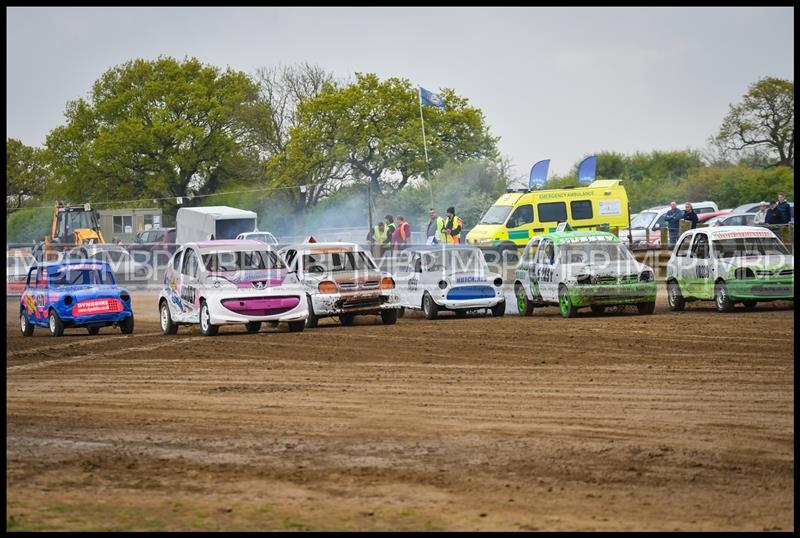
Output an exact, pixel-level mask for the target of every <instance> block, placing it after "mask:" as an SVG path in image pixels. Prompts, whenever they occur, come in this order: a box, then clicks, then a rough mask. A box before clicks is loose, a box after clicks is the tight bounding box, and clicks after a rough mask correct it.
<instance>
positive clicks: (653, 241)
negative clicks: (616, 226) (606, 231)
mask: <svg viewBox="0 0 800 538" xmlns="http://www.w3.org/2000/svg"><path fill="white" fill-rule="evenodd" d="M692 208H693V209H694V212H695V213H697V216H698V217H700V216H701V215H703V214H704V213H712V212H716V211H719V208H718V207H717V204H716V203H714V202H708V201H706V202H694V203H692ZM669 209H670V206H668V205H664V206H656V207H651V208H650V209H645V210H644V211H640V212H639V214H638V215H636V217H635V218H632V219H631V227H630V229H628V228H624V229H622V230H620V231H619V238H620V239H621V240H622V241H623V242H624V243H625V244H628V242H629V241H631V243H632V248H633V249H634V250H643V249H651V248H658V247H659V246H660V245H661V228H662V227H664V226H666V225H667V211H669ZM678 209H680V210H681V211H682V210H683V204H679V205H678ZM629 236H630V239H629Z"/></svg>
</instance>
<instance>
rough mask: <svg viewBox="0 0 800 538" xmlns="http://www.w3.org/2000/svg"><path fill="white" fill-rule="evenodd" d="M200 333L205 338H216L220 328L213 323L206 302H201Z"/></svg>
mask: <svg viewBox="0 0 800 538" xmlns="http://www.w3.org/2000/svg"><path fill="white" fill-rule="evenodd" d="M200 333H201V334H202V335H203V336H216V335H217V333H219V327H218V326H217V325H213V324H212V323H211V313H210V312H209V311H208V303H206V302H205V301H200Z"/></svg>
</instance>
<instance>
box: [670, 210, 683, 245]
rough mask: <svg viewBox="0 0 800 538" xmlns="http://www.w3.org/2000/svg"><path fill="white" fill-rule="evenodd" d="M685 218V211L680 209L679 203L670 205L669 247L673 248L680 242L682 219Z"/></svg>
mask: <svg viewBox="0 0 800 538" xmlns="http://www.w3.org/2000/svg"><path fill="white" fill-rule="evenodd" d="M682 218H683V211H681V210H680V209H678V203H677V202H676V201H675V200H673V201H671V202H670V203H669V211H667V215H666V220H667V231H668V232H669V246H670V248H672V247H673V246H674V245H675V243H676V242H677V241H678V236H679V235H680V225H681V219H682Z"/></svg>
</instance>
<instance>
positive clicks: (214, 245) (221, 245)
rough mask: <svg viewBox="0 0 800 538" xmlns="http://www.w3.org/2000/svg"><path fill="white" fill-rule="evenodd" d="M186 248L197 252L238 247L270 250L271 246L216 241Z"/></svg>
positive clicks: (232, 240)
mask: <svg viewBox="0 0 800 538" xmlns="http://www.w3.org/2000/svg"><path fill="white" fill-rule="evenodd" d="M183 247H184V248H189V247H191V248H195V249H197V250H203V251H209V250H220V249H234V248H236V247H259V248H264V249H265V250H268V249H269V245H267V244H265V243H262V242H260V241H253V240H251V239H215V240H214V241H199V242H196V243H186V244H185V245H183Z"/></svg>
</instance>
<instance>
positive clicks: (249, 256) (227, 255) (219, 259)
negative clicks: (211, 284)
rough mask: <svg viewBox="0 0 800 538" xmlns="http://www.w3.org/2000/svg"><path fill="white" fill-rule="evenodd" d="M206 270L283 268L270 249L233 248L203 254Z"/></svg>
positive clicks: (223, 271) (219, 271)
mask: <svg viewBox="0 0 800 538" xmlns="http://www.w3.org/2000/svg"><path fill="white" fill-rule="evenodd" d="M203 265H205V267H206V270H207V271H211V272H215V273H228V272H234V271H254V270H259V269H283V268H284V267H286V266H285V265H284V264H283V261H282V260H281V258H280V256H278V255H277V254H275V253H274V252H272V251H271V250H235V251H233V250H232V251H223V252H211V253H208V254H203Z"/></svg>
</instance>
